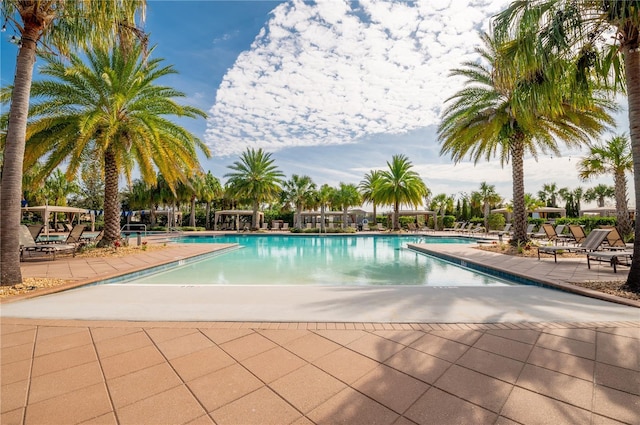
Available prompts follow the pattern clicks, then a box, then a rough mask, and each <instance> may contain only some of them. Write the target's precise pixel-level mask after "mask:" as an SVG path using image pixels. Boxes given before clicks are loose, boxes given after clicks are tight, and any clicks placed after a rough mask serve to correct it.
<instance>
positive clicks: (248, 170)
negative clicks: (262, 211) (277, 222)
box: [224, 149, 284, 230]
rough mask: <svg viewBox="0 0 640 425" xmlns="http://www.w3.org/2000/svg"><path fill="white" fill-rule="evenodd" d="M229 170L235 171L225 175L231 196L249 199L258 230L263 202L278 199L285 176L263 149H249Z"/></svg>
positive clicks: (252, 223) (253, 222)
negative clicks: (259, 213)
mask: <svg viewBox="0 0 640 425" xmlns="http://www.w3.org/2000/svg"><path fill="white" fill-rule="evenodd" d="M227 168H229V169H230V170H233V172H231V173H227V174H225V176H224V177H225V178H228V180H227V190H226V191H225V192H226V193H228V195H229V196H234V197H237V198H241V199H247V200H249V201H250V202H251V206H252V208H253V220H252V222H251V227H252V229H253V230H256V229H258V209H259V207H260V204H261V203H263V202H269V201H271V200H274V199H276V198H277V197H278V194H279V193H280V190H281V188H280V185H281V184H282V177H284V174H283V173H282V172H281V171H280V169H279V168H278V167H277V166H276V165H275V164H274V160H273V159H272V158H271V154H270V153H267V152H264V151H263V150H262V149H258V150H255V149H247V150H246V151H245V152H243V153H242V155H241V156H240V161H235V162H234V163H233V165H229V166H228V167H227Z"/></svg>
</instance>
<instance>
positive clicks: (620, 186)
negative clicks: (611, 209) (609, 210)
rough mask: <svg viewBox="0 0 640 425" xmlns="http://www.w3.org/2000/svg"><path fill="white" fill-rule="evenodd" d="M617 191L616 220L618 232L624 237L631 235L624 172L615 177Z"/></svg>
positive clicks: (617, 173)
mask: <svg viewBox="0 0 640 425" xmlns="http://www.w3.org/2000/svg"><path fill="white" fill-rule="evenodd" d="M613 182H614V187H615V191H616V220H617V222H618V226H617V227H618V231H619V232H620V234H621V235H622V236H623V237H626V236H628V235H630V234H631V232H632V227H631V220H630V219H629V208H628V207H627V202H629V200H628V199H627V178H626V177H625V175H624V171H623V172H616V173H615V174H614V176H613Z"/></svg>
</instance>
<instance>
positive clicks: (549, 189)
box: [538, 183, 559, 208]
mask: <svg viewBox="0 0 640 425" xmlns="http://www.w3.org/2000/svg"><path fill="white" fill-rule="evenodd" d="M558 196H559V192H558V185H557V184H555V183H548V184H543V185H542V190H541V191H539V192H538V198H540V200H541V201H543V202H544V203H545V204H546V206H547V207H554V208H557V207H558Z"/></svg>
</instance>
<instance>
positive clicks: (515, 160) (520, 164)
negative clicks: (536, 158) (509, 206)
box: [511, 136, 529, 245]
mask: <svg viewBox="0 0 640 425" xmlns="http://www.w3.org/2000/svg"><path fill="white" fill-rule="evenodd" d="M511 178H512V179H513V238H512V239H511V243H512V244H513V245H519V244H523V243H526V242H527V241H528V240H529V236H528V235H527V211H526V209H525V205H524V144H523V142H522V140H521V136H520V137H518V136H516V140H513V141H512V144H511Z"/></svg>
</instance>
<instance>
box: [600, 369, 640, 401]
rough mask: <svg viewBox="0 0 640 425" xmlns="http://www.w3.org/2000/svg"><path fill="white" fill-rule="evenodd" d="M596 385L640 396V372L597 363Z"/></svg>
mask: <svg viewBox="0 0 640 425" xmlns="http://www.w3.org/2000/svg"><path fill="white" fill-rule="evenodd" d="M595 382H596V385H604V386H606V387H610V388H614V389H616V390H620V391H624V392H628V393H631V394H635V395H638V396H640V371H637V370H629V369H624V368H621V367H617V366H611V365H608V364H605V363H596V372H595Z"/></svg>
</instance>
